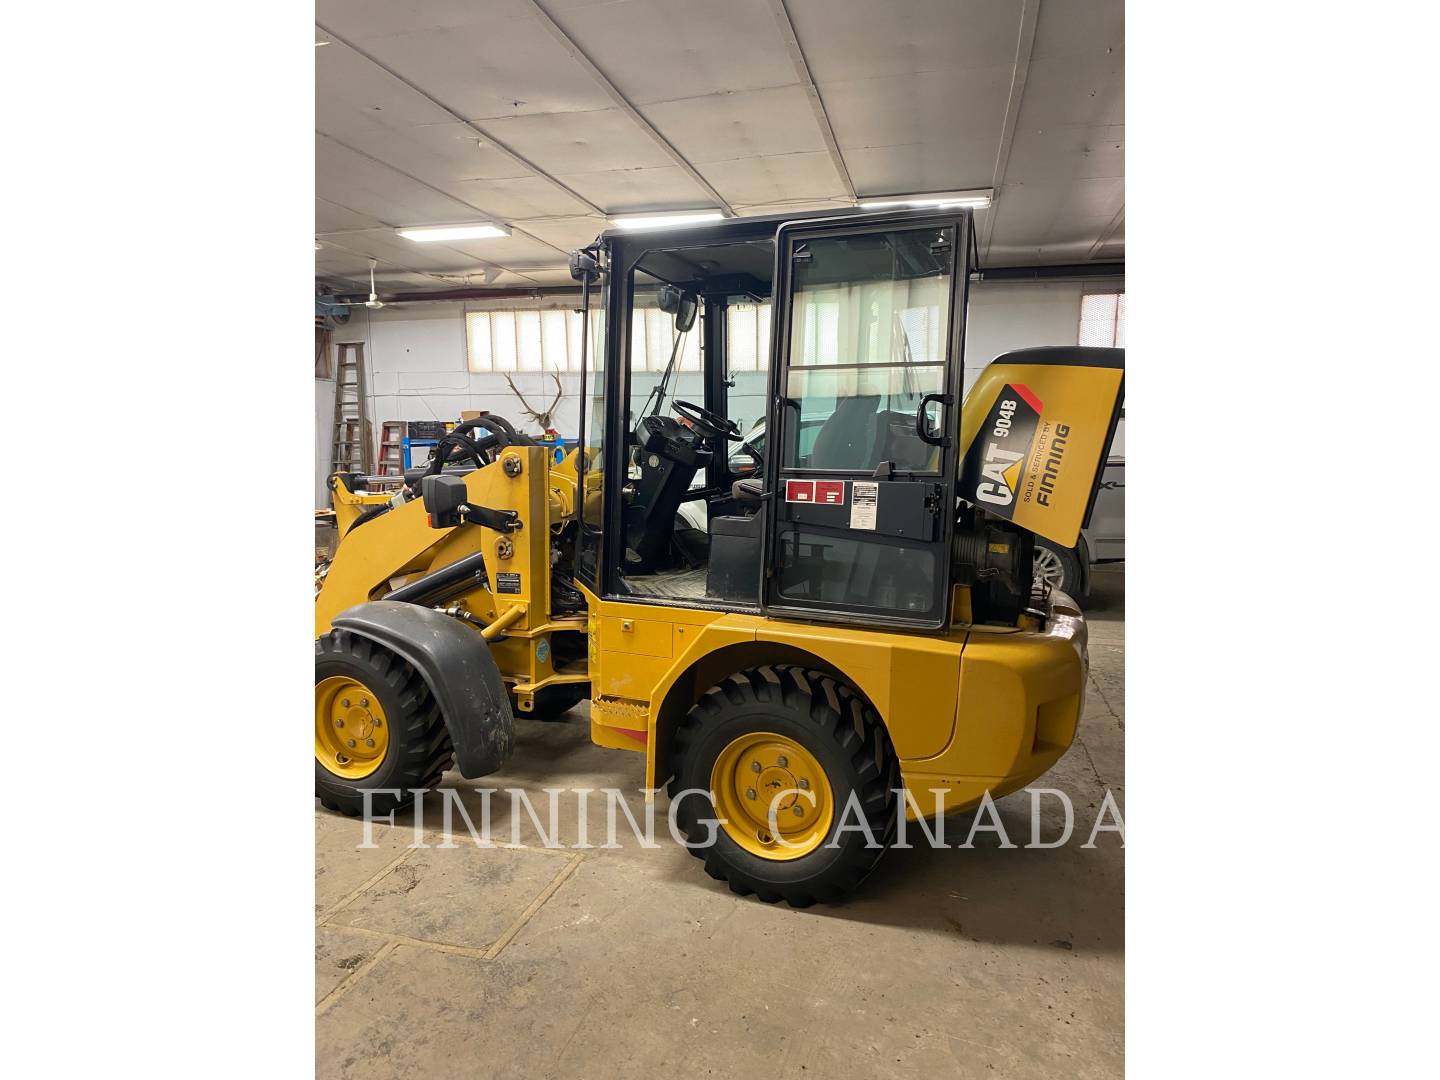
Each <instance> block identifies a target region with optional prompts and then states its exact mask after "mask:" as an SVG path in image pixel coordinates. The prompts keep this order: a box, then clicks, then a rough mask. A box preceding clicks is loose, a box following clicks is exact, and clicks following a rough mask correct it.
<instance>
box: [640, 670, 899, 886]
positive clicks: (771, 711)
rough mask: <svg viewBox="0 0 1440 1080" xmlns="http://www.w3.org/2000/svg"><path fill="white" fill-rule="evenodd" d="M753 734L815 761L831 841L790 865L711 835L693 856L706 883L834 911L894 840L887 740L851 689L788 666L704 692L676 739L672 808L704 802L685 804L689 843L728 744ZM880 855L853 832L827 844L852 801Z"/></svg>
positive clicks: (750, 673) (703, 831) (734, 678)
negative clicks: (828, 793)
mask: <svg viewBox="0 0 1440 1080" xmlns="http://www.w3.org/2000/svg"><path fill="white" fill-rule="evenodd" d="M752 731H773V732H775V733H776V734H780V735H785V736H786V737H788V738H791V739H794V740H795V741H796V742H798V743H800V744H801V745H802V746H804V747H805V748H806V749H807V750H809V751H810V753H811V754H813V755H814V756H815V758H816V759H817V760H818V761H819V763H820V765H821V767H822V768H824V770H825V774H826V777H827V778H828V779H829V781H830V787H831V790H832V792H833V795H834V800H835V820H834V823H833V824H832V826H831V835H830V836H827V838H826V840H825V841H824V842H822V843H821V845H820V846H819V847H818V848H816V849H815V850H814V851H811V852H809V853H808V854H806V855H803V856H801V857H800V858H798V859H792V860H786V861H782V860H772V859H765V858H761V857H760V856H758V855H754V854H752V853H751V852H748V851H746V850H745V849H744V848H742V847H740V845H738V844H737V843H735V841H734V840H732V839H731V838H730V837H729V836H728V835H726V833H725V831H724V830H723V829H719V830H717V836H716V840H715V843H714V844H712V845H710V846H709V847H708V848H693V847H692V848H690V849H689V851H690V852H691V854H693V855H695V856H696V857H697V858H700V859H703V860H704V861H705V871H706V873H708V874H709V875H710V876H711V877H713V878H715V879H717V880H719V881H724V882H727V883H728V884H729V886H730V889H731V891H732V892H735V893H738V894H739V895H741V896H747V895H749V894H751V893H754V894H755V895H756V896H757V897H758V898H759V899H761V900H763V901H765V902H766V903H770V904H773V903H775V902H776V901H778V900H784V901H785V902H786V903H788V904H789V905H790V906H791V907H797V908H800V907H809V906H810V905H811V904H813V903H815V902H816V901H819V902H821V903H836V902H838V901H839V900H841V899H842V898H843V897H845V896H846V895H848V894H849V893H851V892H853V891H854V890H855V889H856V888H857V887H858V886H859V885H860V883H861V882H862V881H864V880H865V878H866V877H867V876H869V874H870V872H871V871H872V870H874V869H875V866H876V864H877V863H879V861H880V857H881V856H882V855H883V854H884V853H885V850H886V849H887V848H888V847H889V846H890V844H891V842H892V841H893V840H894V837H895V828H896V802H895V796H894V795H893V793H892V790H891V789H893V788H896V787H899V768H898V764H897V761H896V758H895V750H894V748H893V747H892V746H891V744H890V738H889V735H888V734H887V733H886V731H885V726H884V724H883V723H882V722H881V720H880V717H879V716H878V715H876V713H875V710H874V709H872V708H871V707H870V706H869V705H868V704H866V703H865V701H864V699H862V698H861V697H860V695H859V694H857V693H856V692H855V691H854V690H852V689H851V688H850V687H848V686H846V685H845V684H843V683H841V682H838V681H836V680H835V679H833V678H831V677H830V676H828V675H823V674H821V673H820V672H817V671H809V670H806V669H805V668H801V667H796V666H793V665H776V666H774V667H770V666H766V667H758V668H751V669H750V670H747V671H741V672H737V673H736V674H734V675H731V676H730V677H729V678H728V679H726V680H725V681H724V682H722V683H720V684H719V685H717V686H714V687H711V688H710V689H709V690H707V691H706V692H705V693H704V695H702V697H701V698H700V700H699V701H698V702H697V703H696V705H695V707H694V708H692V709H691V710H690V712H689V713H688V714H687V715H686V717H685V718H684V719H683V720H682V721H681V722H680V725H679V727H678V728H677V730H676V732H675V741H674V756H673V759H672V764H673V767H674V775H673V777H672V779H671V781H670V787H669V793H670V797H671V799H675V798H676V797H678V796H679V794H680V792H682V791H684V790H686V789H691V788H694V789H702V790H704V791H705V792H707V794H706V796H705V797H704V798H701V797H699V796H695V795H691V796H687V797H686V798H685V799H684V800H683V801H682V802H681V803H680V805H679V808H678V810H677V811H676V823H677V824H678V825H679V826H680V829H681V831H682V832H684V834H685V836H686V839H687V840H689V841H690V842H691V843H699V842H702V841H704V840H705V839H706V838H707V836H708V827H707V826H705V825H704V824H702V822H704V821H705V820H706V819H713V818H715V817H716V814H715V809H714V803H713V801H712V798H711V796H710V795H709V794H708V793H709V791H710V773H711V769H712V767H713V766H714V763H715V759H716V758H717V757H718V756H719V754H720V752H721V751H722V750H723V749H724V747H725V746H727V745H728V744H729V743H730V742H731V741H732V740H734V739H736V738H738V737H739V736H741V735H744V734H746V733H748V732H752ZM852 791H853V792H855V793H856V794H857V796H858V801H857V805H858V806H859V807H860V809H861V811H862V813H863V814H864V816H865V819H866V824H867V825H868V826H869V828H870V830H871V833H872V834H873V835H874V837H875V838H876V840H877V841H878V843H879V844H880V846H879V847H875V848H871V847H868V846H867V844H866V840H865V837H864V835H863V834H862V833H860V832H858V831H856V830H855V829H854V828H853V826H855V825H856V824H858V823H857V822H856V821H855V820H854V818H853V816H852V817H851V818H850V819H849V820H848V822H847V824H848V825H850V826H852V828H850V829H848V830H847V831H846V833H845V835H844V836H843V837H842V838H841V839H840V842H839V844H838V845H837V846H836V847H835V848H833V849H832V848H829V847H828V844H829V841H830V839H831V837H833V835H834V831H835V828H836V827H837V826H838V825H839V824H840V822H841V820H842V819H844V818H845V813H844V811H845V807H846V804H847V802H848V801H849V798H850V793H851V792H852Z"/></svg>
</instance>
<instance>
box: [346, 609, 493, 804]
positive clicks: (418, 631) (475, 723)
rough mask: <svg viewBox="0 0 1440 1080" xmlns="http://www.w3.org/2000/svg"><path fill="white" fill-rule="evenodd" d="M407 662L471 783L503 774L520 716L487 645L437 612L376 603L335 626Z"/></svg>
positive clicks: (349, 614) (349, 611) (350, 611)
mask: <svg viewBox="0 0 1440 1080" xmlns="http://www.w3.org/2000/svg"><path fill="white" fill-rule="evenodd" d="M331 625H333V626H334V627H335V628H336V629H338V630H347V631H349V632H350V633H352V634H357V635H359V636H360V637H363V638H369V639H370V640H371V641H376V642H379V643H380V644H381V645H384V646H385V647H386V648H388V649H393V650H394V651H395V652H397V653H399V654H400V655H401V656H403V657H404V658H405V659H406V660H407V661H409V662H410V664H411V665H412V666H413V667H414V668H415V669H416V670H417V671H419V672H420V675H421V677H422V678H424V680H425V682H426V684H427V685H428V686H429V687H430V692H431V693H432V694H434V695H435V701H436V702H437V703H438V704H439V706H440V715H441V716H442V717H443V718H444V720H445V726H446V727H447V728H449V730H450V742H451V743H452V744H453V745H454V747H455V766H456V768H458V769H459V770H460V775H461V776H463V777H465V778H466V779H473V778H474V777H477V776H485V775H486V774H487V773H493V772H494V771H495V770H497V769H499V768H500V767H501V766H502V765H504V764H505V762H506V761H508V760H509V758H510V752H511V751H512V750H514V748H515V715H514V713H512V712H511V711H510V695H509V694H508V693H507V692H506V690H505V682H504V680H503V679H501V678H500V669H499V667H497V666H496V664H495V658H494V657H493V656H491V655H490V646H489V645H488V644H486V642H485V639H484V638H482V637H481V636H480V635H479V633H477V632H476V631H474V630H472V629H470V628H469V627H467V626H465V625H464V624H463V623H461V622H460V621H459V620H457V619H452V618H451V617H450V616H448V615H444V614H441V613H440V612H438V611H436V610H434V609H433V608H426V607H419V606H418V605H416V604H405V603H401V602H400V601H398V600H372V601H369V602H367V603H364V604H357V605H355V606H354V607H352V608H349V609H347V610H345V611H342V612H341V613H340V614H339V615H337V616H335V618H334V619H333V620H331Z"/></svg>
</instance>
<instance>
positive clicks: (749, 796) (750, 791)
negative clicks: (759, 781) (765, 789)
mask: <svg viewBox="0 0 1440 1080" xmlns="http://www.w3.org/2000/svg"><path fill="white" fill-rule="evenodd" d="M754 797H755V789H754V788H753V787H751V788H746V789H745V798H747V799H753V798H754Z"/></svg>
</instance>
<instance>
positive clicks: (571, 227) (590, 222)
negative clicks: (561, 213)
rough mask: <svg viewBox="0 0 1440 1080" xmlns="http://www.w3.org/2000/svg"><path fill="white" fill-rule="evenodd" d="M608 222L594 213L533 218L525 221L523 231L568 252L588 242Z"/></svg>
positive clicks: (604, 227)
mask: <svg viewBox="0 0 1440 1080" xmlns="http://www.w3.org/2000/svg"><path fill="white" fill-rule="evenodd" d="M609 227H610V226H609V222H607V221H606V220H605V219H604V218H603V217H597V216H595V215H593V214H592V215H589V216H574V217H557V218H545V219H538V218H537V219H535V220H533V221H527V222H525V231H526V232H528V233H530V234H531V235H532V236H538V237H539V238H540V239H541V240H544V241H545V242H546V243H548V244H553V245H554V246H555V247H557V248H560V249H561V250H562V251H566V252H570V251H574V250H575V249H576V248H582V247H584V246H585V245H586V244H588V243H590V242H591V241H592V240H594V239H595V238H596V237H597V236H599V235H600V234H601V233H602V232H604V231H605V230H606V229H607V228H609Z"/></svg>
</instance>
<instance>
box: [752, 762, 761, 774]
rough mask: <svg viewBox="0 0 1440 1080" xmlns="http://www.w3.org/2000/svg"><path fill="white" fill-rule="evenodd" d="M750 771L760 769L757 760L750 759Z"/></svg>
mask: <svg viewBox="0 0 1440 1080" xmlns="http://www.w3.org/2000/svg"><path fill="white" fill-rule="evenodd" d="M750 771H751V772H759V771H760V763H759V762H758V761H752V762H750Z"/></svg>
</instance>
